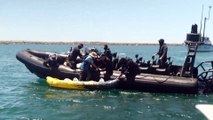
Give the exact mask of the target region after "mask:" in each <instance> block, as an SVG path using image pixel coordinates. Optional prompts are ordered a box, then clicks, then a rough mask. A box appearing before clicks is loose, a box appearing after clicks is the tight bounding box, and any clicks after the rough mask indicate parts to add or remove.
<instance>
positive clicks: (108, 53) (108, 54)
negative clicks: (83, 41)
mask: <svg viewBox="0 0 213 120" xmlns="http://www.w3.org/2000/svg"><path fill="white" fill-rule="evenodd" d="M103 54H104V55H105V56H106V57H108V58H109V59H110V60H111V61H112V54H111V51H110V49H109V47H108V45H104V53H103Z"/></svg>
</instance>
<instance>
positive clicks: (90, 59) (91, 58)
mask: <svg viewBox="0 0 213 120" xmlns="http://www.w3.org/2000/svg"><path fill="white" fill-rule="evenodd" d="M97 58H98V55H97V53H96V52H91V53H89V55H88V56H87V57H86V58H85V60H84V61H83V63H82V64H81V67H80V68H81V70H82V71H81V73H80V78H79V80H82V81H89V80H91V78H92V74H93V70H92V68H91V67H93V68H94V69H95V70H96V71H98V67H97V65H96V64H95V59H97Z"/></svg>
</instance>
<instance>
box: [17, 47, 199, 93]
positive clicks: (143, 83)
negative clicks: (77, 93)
mask: <svg viewBox="0 0 213 120" xmlns="http://www.w3.org/2000/svg"><path fill="white" fill-rule="evenodd" d="M53 54H55V55H57V56H58V58H60V59H59V60H58V62H59V65H58V66H56V67H50V66H47V65H45V61H46V59H47V58H48V56H50V55H53ZM67 56H68V55H67V54H61V53H56V52H45V51H37V50H29V49H27V50H22V51H20V52H18V53H17V55H16V57H17V59H18V60H19V61H20V62H22V63H23V64H24V65H25V66H26V67H27V68H28V69H29V70H30V71H31V72H32V73H34V74H35V75H37V76H38V77H40V78H46V77H47V76H51V77H55V78H58V79H65V78H69V79H73V78H75V77H76V78H79V73H80V69H71V68H70V67H68V66H64V65H63V62H64V60H65V59H66V58H67ZM179 67H180V66H178V68H179ZM119 75H120V71H114V73H113V75H112V78H116V77H118V76H119ZM116 88H119V89H125V90H126V89H128V90H139V91H148V92H166V93H168V92H172V93H196V92H197V89H198V81H197V79H196V78H193V77H185V76H184V75H183V76H179V75H161V74H149V73H143V72H142V73H141V74H139V75H137V76H136V79H135V82H133V83H130V82H128V80H126V79H125V78H124V79H121V80H120V82H119V83H118V84H117V87H116Z"/></svg>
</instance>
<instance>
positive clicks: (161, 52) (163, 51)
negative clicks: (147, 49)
mask: <svg viewBox="0 0 213 120" xmlns="http://www.w3.org/2000/svg"><path fill="white" fill-rule="evenodd" d="M159 45H160V47H159V51H158V53H157V54H158V55H159V58H160V66H161V67H162V66H164V65H165V63H166V61H167V51H168V47H167V45H166V44H165V43H164V40H163V39H160V40H159Z"/></svg>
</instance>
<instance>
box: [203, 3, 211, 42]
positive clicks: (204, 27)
mask: <svg viewBox="0 0 213 120" xmlns="http://www.w3.org/2000/svg"><path fill="white" fill-rule="evenodd" d="M211 8H212V6H209V15H208V18H207V17H205V19H204V26H203V39H204V37H205V29H206V20H209V19H210V11H211Z"/></svg>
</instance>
